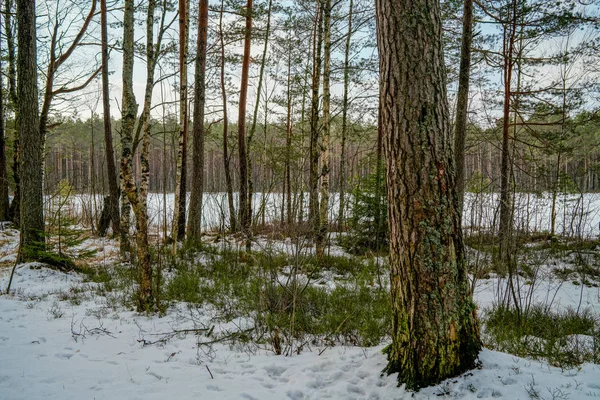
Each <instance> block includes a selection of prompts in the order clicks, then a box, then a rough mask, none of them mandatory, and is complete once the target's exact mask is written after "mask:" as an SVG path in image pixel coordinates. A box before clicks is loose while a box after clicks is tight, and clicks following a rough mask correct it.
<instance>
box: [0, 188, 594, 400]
mask: <svg viewBox="0 0 600 400" xmlns="http://www.w3.org/2000/svg"><path fill="white" fill-rule="evenodd" d="M542 200H543V201H546V200H547V199H546V200H544V199H543V198H542V199H541V200H540V199H538V200H537V201H538V203H537V204H538V205H537V206H536V207H542V205H540V204H541V202H542ZM573 201H576V200H573ZM595 201H596V200H595V198H594V200H593V201H592V199H591V198H590V199H589V201H588V203H587V204H588V206H589V207H588V210H591V211H589V212H588V213H586V217H585V218H584V220H585V222H584V221H580V224H579V227H580V228H581V227H584V228H581V230H580V231H579V233H580V234H584V235H585V236H593V235H595V229H596V226H597V220H598V219H599V217H598V213H596V211H595V209H594V208H593V207H592V206H594V204H595ZM155 203H156V204H159V203H158V200H156V202H155ZM544 204H545V205H544V207H546V208H545V210H546V211H547V203H544ZM598 204H600V202H598ZM594 207H595V206H594ZM159 208H160V207H159ZM159 211H160V210H159V209H157V211H156V213H155V216H156V221H158V220H159V219H160V218H159V214H160V212H159ZM467 211H468V212H466V213H465V215H475V214H474V213H475V211H472V210H471V209H470V208H467ZM478 212H480V213H481V221H479V222H480V223H481V225H482V226H485V225H486V223H485V221H491V220H492V219H493V217H492V216H491V215H488V214H487V213H491V214H493V208H492V207H488V208H485V209H484V208H481V210H480V211H478ZM215 215H216V214H215ZM531 215H534V213H533V212H532V214H531ZM563 215H566V214H565V213H563ZM161 218H162V217H161ZM465 218H467V217H465ZM527 218H529V219H527ZM527 218H524V219H523V221H526V220H527V221H530V222H531V221H533V222H531V223H532V224H534V225H535V226H536V227H538V228H539V227H542V228H543V225H544V224H546V223H547V221H546V220H544V219H543V218H542V217H539V216H538V217H535V219H534V220H532V219H531V218H530V217H527ZM567 220H568V218H567V217H564V218H563V221H565V223H564V224H563V225H561V224H560V223H559V227H560V228H559V230H560V229H562V227H563V226H565V227H566V226H567V225H568V224H567V223H566V221H567ZM466 225H468V223H466ZM569 226H570V225H569ZM228 240H229V239H228ZM231 240H234V239H231ZM17 243H18V232H17V231H14V230H5V231H2V232H0V289H1V290H4V289H5V287H6V284H7V282H8V277H9V276H8V275H9V272H10V268H11V267H12V265H13V263H14V261H15V259H16V248H17ZM81 246H82V248H86V249H91V248H94V249H97V250H98V252H97V253H96V255H95V257H94V259H93V260H92V262H93V264H95V265H96V266H97V267H98V268H103V267H106V266H107V265H110V264H112V263H114V262H115V260H116V259H117V248H118V247H117V246H116V243H114V242H112V241H111V240H108V239H88V240H86V241H85V242H84V244H82V245H81ZM256 247H257V248H260V249H262V250H263V251H273V252H277V251H284V252H293V251H296V250H297V249H294V244H292V243H291V242H290V241H289V240H288V241H271V240H266V239H260V238H259V239H258V240H257V243H256ZM304 250H305V251H307V252H311V251H312V249H311V247H310V246H306V247H305V248H304ZM331 253H332V254H337V255H342V254H343V251H342V250H341V249H340V248H336V247H334V248H333V249H332V250H331ZM543 271H545V272H544V273H540V274H539V275H538V276H539V278H538V280H537V281H535V282H534V285H533V286H532V284H531V282H529V281H527V279H525V278H523V279H521V281H520V284H521V287H522V289H523V291H527V290H529V289H530V288H532V287H533V290H532V293H531V296H532V298H533V299H534V300H535V301H537V302H542V303H544V304H551V306H552V308H553V309H561V308H564V309H566V308H569V307H570V308H573V309H578V308H579V309H582V310H583V309H589V310H591V311H592V312H593V313H594V314H595V315H596V316H598V315H600V289H599V288H598V287H594V286H592V285H581V284H574V283H573V282H572V279H571V280H569V279H567V280H559V279H557V277H556V276H555V275H554V274H552V273H551V269H544V270H543ZM327 276H328V275H325V278H324V279H327ZM322 279H323V278H322ZM499 282H500V285H499ZM97 285H99V284H97V283H90V282H84V279H83V277H82V276H79V275H77V274H65V273H61V272H57V271H53V270H50V269H47V268H45V267H43V266H40V265H36V264H23V265H20V266H19V267H18V268H17V271H16V274H15V278H14V281H13V284H12V289H13V290H14V291H15V294H14V295H10V296H7V295H2V296H0V399H27V400H29V399H78V400H79V399H144V400H146V399H195V398H203V399H259V400H263V399H265V400H269V399H326V398H330V399H381V400H384V399H409V398H415V399H437V398H460V399H492V398H506V399H528V398H539V399H588V398H590V399H591V398H600V365H595V364H583V365H581V366H579V367H577V368H573V369H566V370H565V369H560V368H556V367H553V366H551V365H549V364H548V363H547V362H544V361H534V360H529V359H523V358H519V357H516V356H513V355H510V354H505V353H500V352H495V351H491V350H488V349H484V350H483V351H482V352H481V354H480V361H481V365H480V367H479V368H478V369H475V370H472V371H470V372H468V373H466V374H464V375H463V376H460V377H457V378H455V379H451V380H448V381H446V382H443V383H442V384H440V385H437V386H434V387H430V388H426V389H423V390H421V391H420V392H417V393H412V392H406V391H405V390H404V389H403V388H399V387H397V381H396V376H395V375H391V376H386V375H383V376H382V375H381V371H382V369H383V368H384V366H385V365H386V358H385V356H384V355H383V354H382V352H381V350H382V348H383V347H384V346H383V345H379V346H376V347H370V348H363V347H354V346H340V345H337V346H331V347H326V346H324V345H322V344H316V345H312V346H311V345H309V346H306V347H305V348H304V349H303V351H302V352H301V353H300V354H294V355H292V356H281V355H279V356H278V355H275V354H274V352H273V350H272V348H271V347H269V346H265V345H257V344H252V343H249V342H244V341H235V342H231V341H223V342H220V341H217V342H214V343H212V338H213V336H210V335H209V334H208V333H207V332H206V330H204V329H205V327H206V326H214V325H215V324H214V323H213V314H212V310H211V308H210V307H209V306H203V307H200V308H189V307H186V306H185V305H183V304H179V305H177V306H171V307H170V308H169V309H168V310H167V313H166V315H165V316H163V317H158V316H152V317H147V316H145V315H142V314H139V313H137V312H134V311H131V310H128V309H126V308H124V307H123V306H122V305H120V304H116V303H115V302H114V301H112V300H111V299H110V298H108V297H105V296H103V295H102V294H100V292H99V291H97V290H95V287H96V286H97ZM499 286H503V284H502V281H498V279H494V278H493V277H492V278H490V279H481V280H479V281H478V284H477V287H476V289H475V301H476V303H477V304H478V306H479V307H480V309H482V310H483V309H484V308H485V307H487V306H489V305H491V304H492V303H493V301H494V300H495V299H496V295H497V288H498V287H499ZM247 323H248V321H245V320H243V319H239V318H238V319H234V320H233V321H231V322H229V323H217V324H216V328H215V331H219V332H220V333H222V334H223V333H227V332H235V331H239V330H243V329H245V326H246V324H247ZM194 330H196V332H193V331H194Z"/></svg>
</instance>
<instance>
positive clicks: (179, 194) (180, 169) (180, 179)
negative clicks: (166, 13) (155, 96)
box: [173, 0, 189, 252]
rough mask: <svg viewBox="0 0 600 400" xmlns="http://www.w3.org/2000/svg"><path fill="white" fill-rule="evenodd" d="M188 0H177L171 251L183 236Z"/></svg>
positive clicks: (185, 180) (186, 140)
mask: <svg viewBox="0 0 600 400" xmlns="http://www.w3.org/2000/svg"><path fill="white" fill-rule="evenodd" d="M187 8H188V0H179V80H180V87H179V149H178V152H177V178H176V181H175V210H174V212H173V252H175V249H176V248H177V247H176V246H177V242H178V241H181V240H183V239H184V236H185V212H186V211H185V204H186V196H187V190H186V186H187V142H188V120H189V118H188V101H187V57H188V16H187Z"/></svg>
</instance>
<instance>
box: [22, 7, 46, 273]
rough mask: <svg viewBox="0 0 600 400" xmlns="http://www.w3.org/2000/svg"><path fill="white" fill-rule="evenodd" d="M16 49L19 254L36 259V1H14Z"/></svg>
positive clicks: (39, 173) (40, 246)
mask: <svg viewBox="0 0 600 400" xmlns="http://www.w3.org/2000/svg"><path fill="white" fill-rule="evenodd" d="M17 26H18V31H17V32H18V33H17V38H18V43H19V51H18V53H17V71H18V72H17V75H18V79H17V104H18V109H19V113H18V115H19V121H18V124H19V142H20V145H21V160H20V164H19V175H20V177H21V193H20V195H21V204H20V206H21V208H20V210H21V217H20V225H21V257H22V258H23V260H25V261H26V260H36V259H38V258H39V256H40V253H41V252H43V251H44V250H45V247H46V245H45V243H46V241H45V236H44V200H43V196H42V181H43V170H42V166H41V165H40V160H43V159H44V155H43V151H42V147H43V134H42V132H41V131H40V113H39V108H38V88H37V43H36V38H37V34H36V26H35V2H33V1H30V0H18V1H17Z"/></svg>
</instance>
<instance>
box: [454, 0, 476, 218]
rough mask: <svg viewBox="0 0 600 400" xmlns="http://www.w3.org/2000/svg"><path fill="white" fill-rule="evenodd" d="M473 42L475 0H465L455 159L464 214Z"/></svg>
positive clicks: (458, 188)
mask: <svg viewBox="0 0 600 400" xmlns="http://www.w3.org/2000/svg"><path fill="white" fill-rule="evenodd" d="M472 43H473V0H465V2H464V7H463V31H462V47H461V52H460V69H459V75H458V95H457V100H456V122H455V124H454V159H455V165H456V194H457V195H458V207H459V211H460V214H461V215H462V209H463V203H464V193H465V140H466V137H467V111H468V109H469V78H470V73H471V47H472Z"/></svg>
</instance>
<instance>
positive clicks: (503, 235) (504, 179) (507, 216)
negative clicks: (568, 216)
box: [498, 0, 517, 265]
mask: <svg viewBox="0 0 600 400" xmlns="http://www.w3.org/2000/svg"><path fill="white" fill-rule="evenodd" d="M510 13H511V14H512V15H511V19H510V21H511V24H510V25H509V27H508V32H506V30H505V33H504V35H505V38H504V42H503V43H504V49H503V54H504V70H503V73H504V113H503V120H502V163H501V166H500V175H501V183H500V229H499V236H500V250H499V256H500V258H499V260H498V261H499V262H500V264H504V265H507V264H508V263H509V262H510V259H511V248H512V246H511V242H512V231H513V218H512V207H511V200H510V169H511V168H510V110H511V96H512V91H511V82H512V77H513V67H514V59H513V53H514V47H515V40H516V30H517V10H516V0H513V2H512V6H511V8H510Z"/></svg>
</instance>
